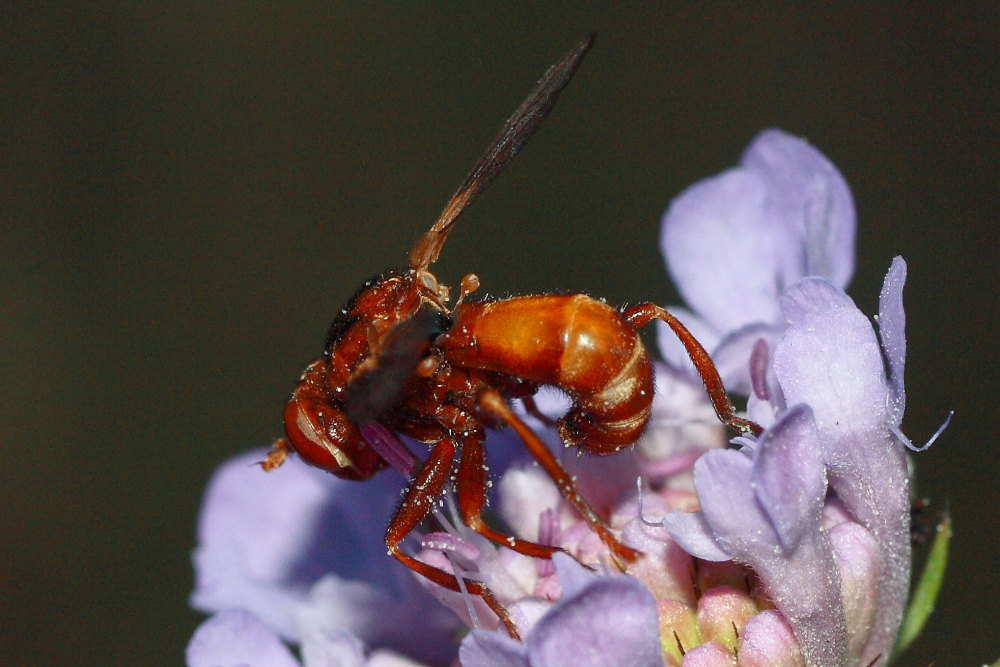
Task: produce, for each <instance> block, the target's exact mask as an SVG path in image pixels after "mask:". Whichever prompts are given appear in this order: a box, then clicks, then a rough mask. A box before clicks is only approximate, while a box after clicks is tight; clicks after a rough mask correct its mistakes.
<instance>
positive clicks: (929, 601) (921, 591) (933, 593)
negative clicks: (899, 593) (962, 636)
mask: <svg viewBox="0 0 1000 667" xmlns="http://www.w3.org/2000/svg"><path fill="white" fill-rule="evenodd" d="M950 540H951V517H949V516H945V517H944V518H943V519H941V521H940V522H939V523H938V525H937V535H936V536H935V537H934V544H933V545H931V551H930V554H929V555H928V556H927V562H926V563H925V564H924V571H923V572H921V573H920V579H918V580H917V586H916V588H914V590H913V595H912V596H911V597H910V604H909V606H908V607H907V609H906V614H905V615H904V616H903V624H902V625H901V626H900V629H899V637H897V638H896V649H895V650H894V651H893V654H894V655H899V654H900V653H902V652H903V651H905V650H906V649H907V648H909V646H910V644H912V643H913V640H915V639H916V638H917V637H918V636H919V635H920V631H921V630H923V629H924V624H926V623H927V619H928V618H930V615H931V612H933V611H934V603H935V601H937V596H938V593H940V592H941V583H942V581H944V571H945V568H946V567H947V565H948V543H949V541H950Z"/></svg>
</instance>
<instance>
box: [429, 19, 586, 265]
mask: <svg viewBox="0 0 1000 667" xmlns="http://www.w3.org/2000/svg"><path fill="white" fill-rule="evenodd" d="M596 37H597V33H591V34H589V35H588V36H587V37H586V38H585V39H583V40H581V41H580V42H579V43H578V44H577V45H576V46H575V47H573V49H572V50H571V51H570V52H569V53H567V54H566V55H565V56H563V57H562V59H560V60H559V62H557V63H556V64H555V65H553V66H552V67H550V68H549V70H548V71H547V72H546V73H545V75H544V76H543V77H542V78H541V79H540V80H539V81H538V83H537V84H536V85H535V88H534V89H533V90H532V91H531V93H530V94H529V95H528V98H527V99H526V100H524V102H522V103H521V106H519V107H518V108H517V110H516V111H514V113H513V114H512V115H511V117H510V118H508V119H507V122H506V123H504V126H503V129H501V130H500V134H498V135H497V137H496V139H494V140H493V143H491V144H490V147H489V148H488V149H486V152H485V153H483V155H482V157H480V158H479V161H478V162H476V166H474V167H473V168H472V171H470V172H469V175H468V176H466V177H465V181H464V182H463V183H462V185H460V186H459V188H458V190H456V191H455V194H453V195H452V196H451V199H449V200H448V204H447V205H446V206H445V207H444V210H443V211H442V212H441V215H440V216H438V219H437V222H435V223H434V226H433V227H431V228H430V229H429V230H428V231H427V232H426V233H425V234H424V235H423V236H421V237H420V238H419V239H417V242H416V243H414V244H413V248H412V249H411V250H410V267H411V268H413V269H416V270H418V271H422V270H425V269H426V268H427V267H428V266H430V265H431V264H432V263H433V262H435V261H437V258H438V255H439V254H440V252H441V246H443V245H444V241H445V238H447V236H448V232H450V231H451V228H452V226H454V224H455V220H456V219H457V218H458V216H459V215H461V213H462V211H464V210H465V209H467V208H469V206H471V205H472V202H474V201H475V200H476V198H477V197H479V195H480V194H482V192H483V191H484V190H485V189H486V188H487V187H489V185H490V184H491V183H492V182H493V181H494V180H496V177H497V176H499V175H500V172H502V171H503V170H504V169H505V168H506V167H507V165H508V164H510V161H511V160H513V159H514V156H515V155H517V153H518V151H520V150H521V148H522V147H523V146H524V144H526V143H527V142H528V139H530V138H531V137H532V136H533V135H534V134H535V132H536V131H537V130H538V127H539V126H540V125H541V124H542V121H544V120H545V117H546V116H548V115H549V112H550V111H551V110H552V107H553V106H555V103H556V100H558V99H559V93H561V92H562V90H563V88H565V87H566V84H568V83H569V80H570V79H571V78H572V77H573V73H574V72H576V68H577V67H578V66H579V65H580V61H581V60H583V56H584V55H586V53H587V51H588V50H589V49H590V47H591V45H592V44H593V43H594V39H595V38H596Z"/></svg>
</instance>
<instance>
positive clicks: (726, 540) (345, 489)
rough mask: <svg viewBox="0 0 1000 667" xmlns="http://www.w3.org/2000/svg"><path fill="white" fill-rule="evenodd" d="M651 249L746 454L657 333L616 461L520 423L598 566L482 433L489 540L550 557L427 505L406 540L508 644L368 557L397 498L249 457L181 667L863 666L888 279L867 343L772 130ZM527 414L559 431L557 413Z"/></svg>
mask: <svg viewBox="0 0 1000 667" xmlns="http://www.w3.org/2000/svg"><path fill="white" fill-rule="evenodd" d="M663 239H664V244H665V254H666V257H667V261H668V265H669V267H670V270H671V273H672V275H673V276H674V278H675V280H676V281H677V283H678V289H679V290H680V293H681V294H682V295H683V296H684V298H685V300H686V301H687V303H688V305H689V307H690V311H687V312H686V313H685V312H682V316H683V317H684V318H685V320H686V322H687V324H688V325H689V326H690V327H691V328H692V330H694V331H695V332H696V334H697V335H698V336H699V337H700V338H701V339H702V342H703V343H706V347H708V348H709V349H710V350H711V351H712V354H713V357H714V359H715V361H716V362H717V364H719V366H720V372H722V374H723V376H724V377H725V378H726V379H727V382H729V383H730V384H731V385H732V387H731V388H733V387H735V388H736V389H738V390H739V391H741V392H742V393H744V394H747V395H748V396H749V399H748V406H747V409H748V414H749V416H750V417H751V418H752V419H754V420H755V421H757V423H759V424H761V425H762V426H763V427H764V429H763V431H762V432H761V434H760V435H759V436H758V437H754V436H748V435H743V436H740V437H738V438H735V439H734V440H733V445H734V447H733V448H725V438H724V433H723V430H722V428H721V426H720V425H718V424H717V423H715V422H714V421H713V417H712V415H713V411H712V407H711V405H710V403H709V401H708V400H707V398H706V397H705V395H704V393H703V392H702V391H701V388H700V386H699V382H698V381H697V379H696V378H693V377H692V376H691V375H690V371H689V369H688V368H687V366H686V364H685V362H684V361H683V360H682V359H681V358H680V357H679V356H678V355H677V354H676V350H675V349H674V347H673V342H672V340H671V339H669V338H667V337H665V336H661V338H660V340H661V346H662V347H663V348H664V349H663V352H664V356H665V357H666V358H667V360H668V362H669V363H668V364H659V365H658V367H657V371H658V372H657V386H656V390H657V391H656V395H655V397H654V403H653V408H652V417H651V420H650V425H649V428H648V431H647V433H646V434H645V435H644V437H643V438H642V439H641V440H640V441H639V443H637V446H636V447H635V448H633V449H632V450H631V451H628V452H624V453H622V454H620V455H617V456H614V457H601V458H597V457H594V458H591V457H578V456H567V455H566V454H567V453H566V451H565V448H564V447H562V444H561V442H560V440H559V436H558V433H557V431H556V430H555V429H554V428H552V427H551V426H550V425H549V424H548V422H546V421H543V420H540V419H536V416H535V415H537V414H538V413H537V412H533V413H532V414H528V413H527V412H524V413H523V415H524V418H525V419H526V420H527V421H529V423H531V425H532V427H533V428H534V430H535V431H536V432H537V433H538V434H539V436H540V437H541V438H542V439H543V440H544V441H546V442H547V444H548V445H549V446H550V448H552V449H553V451H556V452H559V453H560V455H561V458H562V464H563V466H564V467H565V468H566V469H567V471H568V472H569V473H570V474H571V475H572V476H573V477H574V479H575V480H576V484H577V487H578V490H579V491H580V493H581V495H582V496H583V497H584V498H586V499H587V501H588V503H589V504H591V505H592V507H593V508H594V510H595V511H596V512H597V513H598V514H599V515H601V516H603V517H606V519H607V522H608V525H609V526H610V528H611V529H612V530H613V531H615V533H616V534H617V535H620V539H621V541H622V542H623V543H624V544H625V545H627V546H629V547H631V548H633V549H635V550H637V551H639V552H641V553H642V556H641V557H640V558H639V559H638V560H636V561H635V562H632V563H628V564H620V563H619V562H618V561H617V560H616V559H615V558H613V557H612V556H611V554H610V553H609V551H608V549H607V546H606V545H605V544H604V543H603V542H602V541H601V540H600V539H599V538H598V537H597V536H596V535H595V534H594V533H593V532H592V531H591V529H590V528H589V526H588V524H587V523H586V522H585V521H584V520H582V519H581V518H580V516H579V515H578V514H576V513H575V511H574V510H573V509H572V508H571V507H570V505H569V504H568V503H566V502H565V501H564V500H563V498H562V496H561V495H560V493H559V491H558V490H557V489H556V486H555V484H554V483H553V482H552V480H551V479H550V478H549V477H548V476H547V475H546V474H545V473H544V472H543V471H542V469H541V468H539V467H538V466H537V465H532V464H530V463H528V464H525V463H510V462H507V461H500V462H498V461H496V460H495V459H496V457H495V456H493V455H494V454H509V453H510V452H515V451H518V449H517V445H516V443H515V442H513V441H514V439H515V438H514V436H513V434H511V433H509V432H494V433H491V434H490V435H489V438H488V441H487V445H486V448H487V451H489V452H490V453H491V465H492V470H493V472H494V473H495V474H499V483H498V484H497V485H496V488H495V489H494V494H493V495H494V499H493V507H494V509H495V511H496V512H497V514H498V517H499V519H501V520H502V521H503V522H504V523H505V524H506V526H507V528H508V529H509V532H510V534H513V535H516V536H519V537H521V538H523V539H527V540H532V541H535V542H538V543H541V544H546V545H550V546H554V547H559V548H560V549H561V550H562V551H561V552H558V553H556V554H555V556H553V558H552V559H551V560H545V559H534V558H529V557H526V556H523V555H521V554H518V553H515V552H514V551H511V550H509V549H506V548H501V547H498V546H497V545H496V544H494V543H492V542H489V541H487V540H486V539H484V538H483V537H482V536H480V535H479V534H477V533H475V532H474V531H472V530H471V529H469V528H467V527H465V526H463V525H462V524H461V522H460V521H458V520H456V518H455V517H457V516H458V512H457V511H455V509H454V508H453V507H452V504H453V503H452V500H451V498H450V496H447V495H446V496H445V497H444V499H443V501H442V505H441V507H442V509H440V511H438V512H437V520H438V523H439V525H440V526H441V530H440V531H438V532H431V533H425V534H423V535H421V536H417V537H419V549H415V550H414V551H417V552H418V553H417V554H416V557H417V558H418V559H419V560H422V561H424V562H426V563H429V564H431V565H434V566H436V567H438V568H440V569H443V570H445V571H448V572H453V573H454V574H455V575H456V576H457V577H459V579H460V580H461V579H463V578H466V579H475V580H480V581H483V582H484V583H485V584H486V585H487V586H488V587H489V588H490V590H491V591H492V592H493V593H494V595H495V596H496V598H497V599H498V600H499V601H500V602H501V603H502V604H503V605H504V607H505V608H506V609H508V611H509V614H510V617H511V619H512V621H513V623H514V624H515V625H516V626H517V628H518V630H519V632H520V634H521V636H522V638H523V640H522V641H516V640H514V639H511V638H510V637H509V636H507V634H506V633H504V632H503V631H502V626H500V624H499V621H498V619H497V618H496V616H495V615H494V614H493V612H492V611H490V609H489V608H488V607H487V606H486V605H485V604H484V603H483V601H482V600H481V599H480V598H478V597H474V596H470V595H469V594H467V593H465V592H462V591H457V592H456V591H451V590H446V589H444V588H442V587H440V586H438V585H436V584H434V583H432V582H430V581H428V580H426V579H423V578H420V577H414V576H412V575H411V573H410V572H409V571H408V570H406V569H405V568H403V567H401V566H400V565H399V564H398V563H397V562H396V561H395V560H393V559H391V558H389V557H388V556H386V555H385V553H384V551H385V547H384V544H383V542H382V534H381V531H382V529H383V526H385V524H386V522H387V520H388V518H389V516H390V515H391V513H392V511H393V508H394V507H395V505H396V504H397V503H398V498H399V493H400V488H401V485H402V480H401V479H399V478H398V476H397V477H394V476H393V474H392V473H384V474H383V475H381V476H377V477H375V478H374V479H373V480H371V481H369V482H367V483H365V484H363V485H361V484H356V483H353V482H347V481H343V480H339V479H336V478H333V477H331V476H329V475H326V474H324V473H322V472H319V471H317V470H313V469H309V468H307V467H306V466H304V465H303V464H301V463H300V462H298V461H297V460H290V461H289V462H288V463H286V464H285V466H283V467H282V468H281V469H280V470H278V471H277V472H275V473H273V474H272V475H264V474H262V473H261V472H260V471H259V470H258V469H257V468H256V467H254V466H252V463H253V462H254V461H259V460H261V459H262V458H263V456H264V454H263V452H254V453H251V454H249V455H246V456H243V457H239V458H237V459H234V460H233V461H231V462H228V463H226V464H224V465H223V466H222V467H221V468H220V470H219V471H218V472H217V473H216V475H215V476H214V477H213V480H212V481H211V482H210V484H209V488H208V491H207V493H206V498H205V503H204V507H203V510H202V514H201V519H200V522H199V531H198V532H199V546H198V548H197V550H196V552H195V556H194V560H195V570H196V574H197V577H196V579H197V581H196V589H195V592H194V594H193V595H192V604H193V605H194V606H195V607H197V608H199V609H202V610H204V611H207V612H209V613H213V614H214V615H213V616H212V617H211V618H209V619H208V620H207V621H206V622H205V623H204V624H203V625H202V627H201V628H199V630H198V631H197V632H196V633H195V635H194V637H193V638H192V640H191V643H190V645H189V647H188V663H189V664H190V665H203V664H204V665H208V664H219V663H231V664H237V663H239V662H240V661H249V660H251V659H254V660H262V659H263V658H262V657H260V656H271V657H270V658H269V664H278V665H281V664H289V665H294V664H298V662H297V660H296V659H295V658H294V656H292V655H291V654H290V653H289V652H288V650H287V648H286V647H285V646H284V643H283V642H286V641H287V642H292V643H295V644H298V645H300V646H301V656H302V662H303V664H305V665H306V666H307V667H308V666H311V665H322V664H331V663H334V664H345V665H368V664H379V665H385V664H417V663H416V662H413V661H418V662H419V663H421V664H434V665H443V664H449V663H450V662H453V661H454V660H455V659H456V657H457V658H458V659H459V660H460V661H461V663H462V664H463V665H464V666H465V667H476V666H477V665H505V666H510V667H522V666H524V667H526V666H527V665H546V666H548V665H564V664H565V665H570V664H572V665H616V664H630V665H684V666H685V667H698V666H713V665H733V664H738V665H744V666H754V665H760V666H763V665H767V666H774V665H787V666H789V667H791V666H798V665H824V666H825V665H871V664H884V663H885V662H886V661H887V659H888V657H889V655H890V653H891V650H892V647H893V642H894V639H895V635H896V632H897V629H898V627H899V623H900V618H901V615H902V611H903V605H904V603H905V601H906V596H907V592H908V583H909V567H910V542H909V478H908V472H907V458H906V454H905V447H904V445H905V446H906V447H910V448H911V449H913V448H912V445H910V443H909V441H908V440H906V438H905V436H903V434H902V432H901V431H900V423H901V420H902V416H903V410H904V407H905V392H904V388H903V370H904V360H905V352H906V349H905V348H906V346H905V336H904V328H905V316H904V311H903V305H902V289H903V284H904V282H905V277H906V265H905V263H903V261H902V259H900V258H896V259H895V260H893V263H892V266H891V267H890V269H889V272H888V274H887V275H886V278H885V282H884V284H883V287H882V292H881V295H880V302H879V315H878V323H879V333H878V335H876V333H875V330H874V329H873V327H872V325H871V323H870V322H869V320H868V319H867V318H866V317H865V316H864V315H863V314H862V313H861V312H860V311H859V310H858V308H857V307H856V306H855V304H854V302H853V301H851V299H850V298H849V297H848V296H847V295H846V294H845V293H844V292H843V288H844V287H845V286H846V283H847V281H848V280H849V279H850V276H851V273H852V271H853V261H854V259H853V246H854V209H853V203H852V201H851V196H850V192H849V191H848V189H847V186H846V184H845V183H844V181H843V178H842V177H841V176H840V174H839V172H837V170H836V168H835V167H833V165H832V164H830V163H829V161H828V160H826V158H825V157H823V156H822V155H821V154H820V153H819V152H818V151H817V150H816V149H814V148H812V147H811V146H809V145H808V144H806V143H805V142H804V141H802V140H800V139H797V138H794V137H792V136H790V135H787V134H785V133H783V132H780V131H777V130H768V131H766V132H763V133H761V134H760V135H759V136H758V137H757V138H756V139H755V140H754V141H753V142H752V143H751V145H750V147H749V148H748V149H747V150H746V152H745V153H744V156H743V159H742V161H741V164H740V166H739V167H737V168H734V169H732V170H729V171H727V172H725V173H723V174H721V175H720V176H717V177H715V178H712V179H708V180H706V181H703V182H702V183H699V184H696V185H694V186H692V187H691V188H689V189H688V190H687V191H686V192H684V193H683V194H682V195H681V196H680V197H678V198H677V199H676V200H675V201H674V202H673V204H672V205H671V206H670V208H669V210H668V212H667V213H666V215H665V217H664V231H663ZM883 359H884V361H883ZM537 406H538V408H539V411H540V412H541V413H543V414H546V415H550V416H559V415H561V414H562V413H563V412H565V404H564V402H563V401H562V399H561V398H560V397H559V396H558V395H557V394H552V393H543V394H540V395H539V396H538V399H537ZM935 437H936V436H935ZM932 441H933V439H932ZM928 444H930V443H928ZM637 480H640V483H639V485H638V486H637V485H636V481H637ZM463 628H469V629H471V631H469V632H468V633H467V634H465V636H464V638H463V639H461V640H460V641H459V640H458V639H457V638H458V637H460V636H462V631H463Z"/></svg>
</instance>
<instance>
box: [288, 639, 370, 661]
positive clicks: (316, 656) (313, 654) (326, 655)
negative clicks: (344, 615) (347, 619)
mask: <svg viewBox="0 0 1000 667" xmlns="http://www.w3.org/2000/svg"><path fill="white" fill-rule="evenodd" d="M302 662H303V663H304V665H305V667H365V662H366V661H365V645H364V643H362V641H361V640H360V639H358V638H357V637H355V636H354V635H352V634H351V633H349V632H343V631H337V632H330V633H321V632H310V633H308V634H306V636H305V637H304V638H303V639H302Z"/></svg>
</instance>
